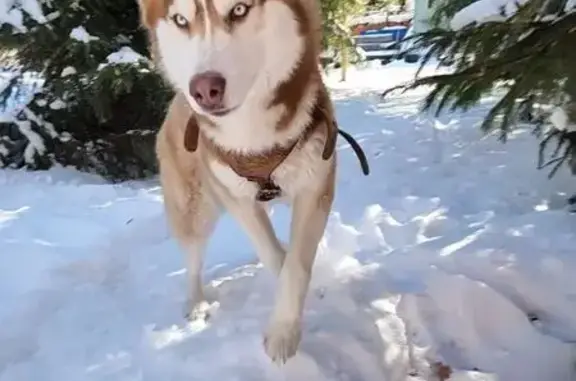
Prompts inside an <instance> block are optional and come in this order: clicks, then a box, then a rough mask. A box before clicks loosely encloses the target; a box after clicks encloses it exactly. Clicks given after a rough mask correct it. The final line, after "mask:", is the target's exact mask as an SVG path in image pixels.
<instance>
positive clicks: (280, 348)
mask: <svg viewBox="0 0 576 381" xmlns="http://www.w3.org/2000/svg"><path fill="white" fill-rule="evenodd" d="M301 336H302V331H301V326H300V322H299V321H280V322H273V323H272V324H271V325H270V327H269V328H268V331H267V332H266V334H265V335H264V350H265V351H266V354H267V355H268V357H270V359H271V360H272V361H273V362H275V363H276V364H278V365H282V364H285V363H286V361H288V360H289V359H290V358H292V357H293V356H294V355H295V354H296V351H297V350H298V346H299V345H300V339H301Z"/></svg>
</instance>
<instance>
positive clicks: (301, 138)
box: [139, 0, 356, 363]
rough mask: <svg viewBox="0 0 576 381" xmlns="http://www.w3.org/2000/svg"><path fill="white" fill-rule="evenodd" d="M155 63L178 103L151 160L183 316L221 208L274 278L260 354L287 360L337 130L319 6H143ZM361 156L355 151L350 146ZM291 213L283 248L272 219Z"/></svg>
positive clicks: (149, 1) (306, 2) (176, 2)
mask: <svg viewBox="0 0 576 381" xmlns="http://www.w3.org/2000/svg"><path fill="white" fill-rule="evenodd" d="M139 3H140V12H141V18H142V23H143V25H144V26H145V28H146V29H147V31H148V36H149V40H150V45H151V50H152V55H153V57H154V60H155V62H156V65H157V66H158V67H159V68H160V70H161V71H162V73H163V75H164V76H165V78H166V79H167V81H169V82H170V83H171V85H172V86H173V88H174V90H175V93H176V95H175V96H174V98H173V100H172V102H171V104H170V107H169V109H168V112H167V115H166V118H165V120H164V123H163V125H162V127H161V129H160V132H159V133H158V137H157V145H156V153H157V157H158V160H159V166H160V180H161V185H162V188H163V193H164V198H165V208H166V213H167V216H168V219H169V222H170V226H171V229H172V232H173V234H174V235H175V237H176V238H177V240H178V241H179V243H180V245H181V247H182V250H183V251H185V253H186V259H187V274H188V281H189V290H188V292H189V295H188V303H187V311H186V312H187V315H188V316H190V317H193V316H194V315H195V314H196V312H197V311H199V308H201V306H203V305H205V303H206V300H205V295H204V291H203V288H202V281H201V269H202V263H203V255H204V251H205V247H206V244H207V241H208V239H209V237H210V235H211V234H212V232H213V229H214V226H215V224H216V221H217V219H218V217H219V215H220V214H221V212H223V211H227V212H228V213H230V214H231V215H232V216H233V217H234V218H235V219H236V220H237V221H238V223H239V224H240V225H241V227H242V228H243V229H244V230H245V232H246V233H247V235H248V237H249V238H250V240H251V242H252V243H253V245H254V247H255V251H256V253H257V255H258V257H259V259H260V261H261V262H262V263H263V264H264V266H265V267H267V268H268V269H270V270H271V271H272V272H274V273H275V274H276V275H277V276H278V279H279V284H278V288H277V292H276V296H275V305H274V309H273V312H272V314H271V317H270V321H269V326H268V328H267V330H266V332H265V334H264V341H263V342H264V349H265V351H266V353H267V354H268V356H269V357H270V358H271V359H272V360H273V361H275V362H279V363H285V362H286V361H287V360H288V359H289V358H291V357H292V356H294V354H295V353H296V351H297V349H298V345H299V343H300V339H301V321H302V316H303V308H304V302H305V299H306V295H307V293H308V287H309V282H310V277H311V271H312V267H313V263H314V259H315V255H316V250H317V248H318V244H319V241H320V239H321V237H322V235H323V233H324V229H325V226H326V222H327V218H328V215H329V212H330V209H331V206H332V200H333V198H334V186H335V174H336V172H335V171H336V153H335V144H336V137H337V133H338V128H337V126H336V123H335V121H334V112H333V106H332V102H331V100H330V97H329V94H328V92H327V89H326V88H325V86H324V84H323V82H322V78H321V72H320V67H319V53H320V40H321V32H320V29H321V24H320V13H319V9H318V4H317V1H316V0H139ZM355 150H356V149H355ZM273 199H277V200H281V201H285V202H287V203H289V204H290V205H291V207H292V221H291V232H290V241H289V245H288V247H286V248H284V246H283V245H282V244H281V243H280V242H279V241H278V239H277V237H276V234H275V232H274V229H273V227H272V224H271V222H270V219H269V217H268V213H267V204H266V203H267V202H269V201H271V200H273Z"/></svg>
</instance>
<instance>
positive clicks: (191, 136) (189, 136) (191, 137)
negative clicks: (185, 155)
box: [184, 115, 200, 152]
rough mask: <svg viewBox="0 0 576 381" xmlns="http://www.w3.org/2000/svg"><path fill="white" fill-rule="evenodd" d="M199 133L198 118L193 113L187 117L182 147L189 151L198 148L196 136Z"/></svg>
mask: <svg viewBox="0 0 576 381" xmlns="http://www.w3.org/2000/svg"><path fill="white" fill-rule="evenodd" d="M199 135H200V128H199V127H198V120H197V119H196V117H194V115H191V116H190V119H188V124H186V131H184V148H186V150H187V151H189V152H194V151H196V149H197V148H198V136H199Z"/></svg>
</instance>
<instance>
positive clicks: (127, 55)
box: [98, 46, 148, 70]
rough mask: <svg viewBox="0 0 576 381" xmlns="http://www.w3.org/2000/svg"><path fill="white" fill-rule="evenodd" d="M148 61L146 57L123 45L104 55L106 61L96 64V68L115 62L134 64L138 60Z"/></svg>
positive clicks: (102, 67)
mask: <svg viewBox="0 0 576 381" xmlns="http://www.w3.org/2000/svg"><path fill="white" fill-rule="evenodd" d="M142 61H144V62H148V59H147V58H146V57H144V56H143V55H141V54H138V53H136V52H135V51H134V50H133V49H132V48H130V47H129V46H123V47H122V48H120V49H119V50H118V51H116V52H114V53H111V54H109V55H108V57H106V62H105V63H101V64H100V65H99V66H98V70H102V69H104V68H105V67H107V66H109V65H115V64H136V63H139V62H142Z"/></svg>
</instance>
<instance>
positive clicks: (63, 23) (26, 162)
mask: <svg viewBox="0 0 576 381" xmlns="http://www.w3.org/2000/svg"><path fill="white" fill-rule="evenodd" d="M0 46H1V47H2V48H1V50H2V52H3V53H4V54H3V56H4V57H5V58H6V56H8V57H9V58H8V60H9V62H10V69H9V70H5V71H4V72H3V73H2V75H3V77H4V86H2V87H0V104H1V103H4V104H5V105H6V104H7V102H12V105H9V107H8V110H7V111H5V112H4V113H3V114H2V115H1V116H0V166H5V167H13V168H22V167H25V168H29V169H45V168H49V167H50V166H52V165H53V164H54V163H59V164H62V165H71V166H74V167H76V168H78V169H80V170H83V171H89V172H95V173H98V174H100V175H103V176H104V177H106V178H108V179H110V180H113V181H121V180H126V179H134V178H142V177H146V176H149V175H152V174H154V173H156V160H155V157H154V139H155V133H156V131H157V130H158V128H159V127H160V125H161V122H162V118H163V116H164V112H165V109H166V105H167V102H168V101H169V98H170V96H171V93H170V90H169V88H168V86H166V85H165V84H164V83H163V80H162V79H161V77H160V76H159V75H158V74H157V73H155V72H154V71H153V67H152V63H151V62H150V60H149V59H148V58H146V57H148V51H147V42H146V38H145V34H144V31H143V30H142V29H141V28H140V20H139V13H138V5H137V2H136V1H134V0H19V1H18V2H15V1H12V3H10V0H8V2H6V1H3V2H0ZM4 62H6V60H5V61H4ZM0 65H1V64H0ZM0 85H1V84H0ZM14 102H16V104H14Z"/></svg>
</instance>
